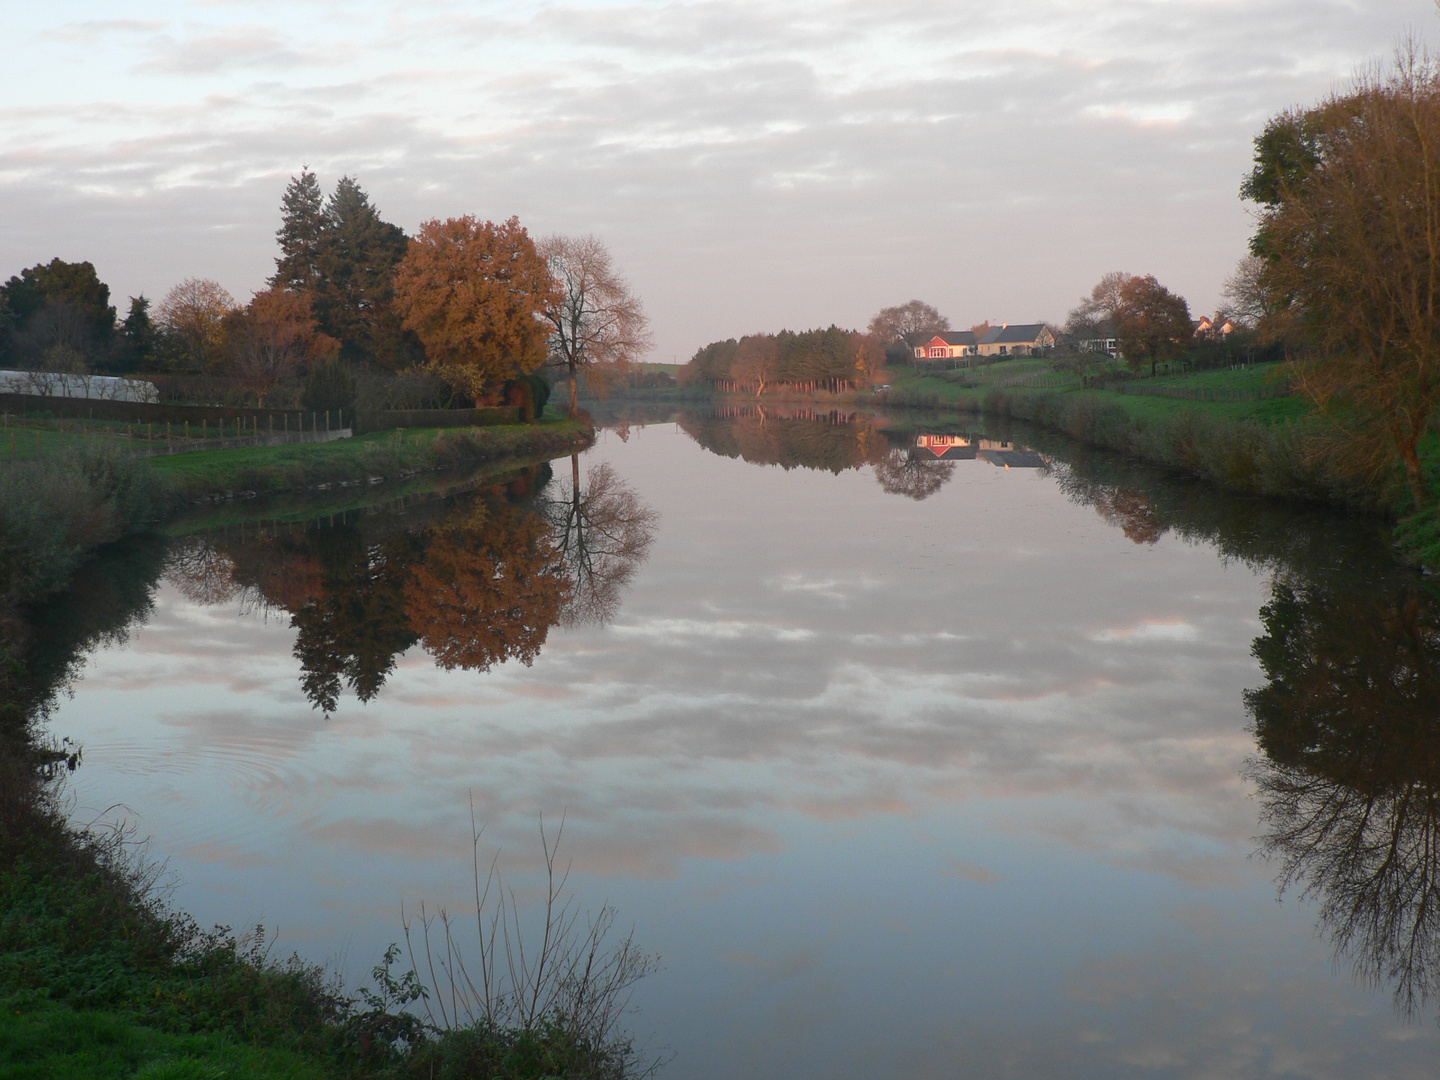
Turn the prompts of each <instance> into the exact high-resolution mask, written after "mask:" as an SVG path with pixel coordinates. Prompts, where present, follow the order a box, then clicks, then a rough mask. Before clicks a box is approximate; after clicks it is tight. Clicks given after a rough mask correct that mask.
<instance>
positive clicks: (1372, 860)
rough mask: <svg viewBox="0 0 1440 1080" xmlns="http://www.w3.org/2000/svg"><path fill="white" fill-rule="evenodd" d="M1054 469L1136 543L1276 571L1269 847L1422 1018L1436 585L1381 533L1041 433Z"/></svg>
mask: <svg viewBox="0 0 1440 1080" xmlns="http://www.w3.org/2000/svg"><path fill="white" fill-rule="evenodd" d="M1027 437H1028V438H1031V439H1032V440H1033V441H1034V442H1036V443H1037V444H1038V445H1039V446H1041V447H1043V448H1047V449H1048V450H1050V452H1051V460H1052V462H1053V464H1052V466H1051V469H1052V475H1053V476H1054V477H1055V479H1056V482H1057V483H1058V484H1059V485H1060V487H1061V489H1062V490H1063V491H1065V493H1066V494H1067V495H1068V496H1069V497H1070V498H1071V499H1073V500H1075V501H1076V502H1078V503H1081V504H1082V505H1086V506H1091V507H1094V508H1095V510H1096V511H1097V512H1098V513H1099V514H1100V515H1101V516H1102V517H1103V518H1104V519H1105V520H1106V521H1108V522H1110V523H1111V524H1113V525H1115V526H1116V527H1117V528H1120V529H1121V530H1123V531H1124V533H1125V535H1126V536H1128V537H1129V538H1130V539H1131V540H1133V541H1135V542H1136V543H1138V544H1153V543H1155V542H1156V541H1158V540H1159V538H1160V537H1161V536H1162V535H1163V534H1165V533H1166V532H1171V533H1173V534H1175V535H1176V536H1178V537H1179V538H1180V539H1182V540H1184V541H1187V542H1203V543H1206V544H1209V545H1213V546H1214V547H1215V549H1216V550H1217V551H1218V552H1219V553H1220V554H1221V556H1222V557H1223V558H1226V559H1237V560H1239V561H1242V562H1244V563H1246V564H1248V565H1249V566H1251V567H1252V568H1254V569H1255V570H1257V571H1263V572H1268V573H1269V574H1270V575H1271V594H1270V599H1269V602H1268V603H1267V604H1265V606H1264V607H1263V608H1261V610H1260V619H1261V624H1262V626H1263V628H1264V633H1263V634H1262V635H1261V636H1260V637H1258V638H1256V639H1255V641H1254V645H1253V649H1252V651H1253V653H1254V656H1255V658H1256V659H1257V660H1258V661H1259V662H1260V667H1261V670H1262V672H1263V673H1264V675H1265V679H1266V682H1265V685H1263V686H1262V687H1260V688H1259V689H1255V690H1250V691H1247V692H1246V694H1245V701H1244V704H1245V707H1246V710H1247V711H1248V713H1249V715H1250V718H1251V720H1252V722H1253V725H1254V728H1253V730H1254V734H1255V736H1256V742H1257V745H1258V750H1259V753H1258V754H1257V755H1256V756H1255V757H1254V758H1252V759H1251V760H1250V761H1249V762H1248V763H1247V766H1246V775H1247V776H1248V778H1249V779H1250V780H1251V781H1252V782H1253V783H1254V784H1255V785H1256V787H1257V790H1258V793H1259V797H1260V825H1261V829H1262V835H1261V836H1260V837H1259V842H1260V845H1261V852H1262V853H1263V854H1264V855H1265V856H1266V857H1267V858H1270V859H1273V860H1275V861H1276V863H1277V864H1278V867H1279V875H1278V878H1277V884H1278V885H1279V887H1280V889H1281V891H1282V892H1285V891H1289V890H1296V891H1298V892H1299V893H1300V894H1301V895H1302V896H1303V897H1306V898H1308V899H1311V900H1313V901H1314V902H1315V903H1316V904H1317V905H1318V908H1319V923H1320V931H1321V933H1323V934H1324V936H1325V937H1326V938H1327V939H1328V940H1329V942H1330V943H1331V945H1332V946H1333V947H1334V949H1335V953H1336V958H1337V959H1338V960H1344V961H1346V962H1348V963H1349V964H1351V965H1352V966H1353V967H1354V970H1355V972H1356V974H1357V975H1358V976H1359V977H1360V978H1361V979H1363V980H1365V981H1366V982H1368V983H1370V984H1371V985H1377V986H1378V985H1389V986H1391V987H1392V988H1393V992H1394V996H1395V1002H1396V1005H1397V1007H1398V1008H1399V1009H1400V1010H1401V1011H1402V1012H1403V1013H1405V1014H1406V1015H1407V1016H1413V1015H1414V1014H1415V1013H1416V1012H1417V1011H1418V1010H1419V1009H1421V1008H1422V1007H1423V1006H1424V1005H1425V1004H1426V1002H1427V1001H1433V1000H1435V998H1436V996H1437V994H1440V886H1437V875H1440V592H1437V590H1436V589H1435V588H1434V586H1431V585H1428V584H1427V583H1425V582H1424V581H1422V580H1421V579H1419V578H1418V577H1417V576H1416V575H1415V574H1414V573H1413V571H1409V570H1406V569H1405V568H1403V567H1399V566H1397V565H1396V564H1395V563H1394V561H1393V559H1391V558H1390V556H1389V553H1388V548H1387V545H1386V542H1385V534H1384V526H1383V523H1379V522H1367V521H1365V520H1363V519H1356V520H1350V521H1345V520H1342V519H1341V518H1339V517H1337V516H1336V515H1333V514H1327V513H1326V512H1324V511H1323V510H1320V509H1318V508H1314V507H1304V506H1299V505H1294V504H1286V503H1284V502H1280V501H1278V500H1272V501H1265V500H1254V499H1236V498H1233V497H1229V496H1226V495H1225V494H1224V493H1222V492H1219V491H1217V490H1216V489H1214V488H1212V487H1210V486H1209V485H1206V484H1203V483H1199V482H1194V481H1188V480H1185V479H1183V478H1177V477H1174V476H1166V475H1165V474H1163V473H1160V472H1159V471H1157V470H1153V469H1147V468H1145V467H1144V466H1140V465H1137V464H1135V463H1133V462H1126V461H1125V460H1124V459H1122V458H1119V457H1118V456H1116V455H1112V454H1106V453H1103V452H1098V451H1093V450H1086V449H1084V448H1077V447H1076V446H1075V445H1074V444H1070V443H1066V442H1065V441H1064V440H1062V439H1060V438H1058V437H1056V436H1049V435H1046V434H1045V433H1041V432H1036V433H1030V434H1029V435H1027Z"/></svg>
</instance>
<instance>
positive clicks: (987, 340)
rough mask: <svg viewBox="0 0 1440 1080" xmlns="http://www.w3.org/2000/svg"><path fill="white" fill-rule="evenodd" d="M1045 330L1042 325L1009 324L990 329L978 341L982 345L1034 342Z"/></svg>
mask: <svg viewBox="0 0 1440 1080" xmlns="http://www.w3.org/2000/svg"><path fill="white" fill-rule="evenodd" d="M1044 329H1045V324H1044V323H1038V322H1036V323H1011V324H1010V325H1009V326H995V327H991V329H990V332H989V333H987V334H986V335H985V336H984V337H983V338H981V339H980V343H981V344H982V345H1010V344H1022V343H1024V342H1027V341H1034V340H1035V339H1036V338H1038V337H1039V336H1040V332H1041V331H1042V330H1044Z"/></svg>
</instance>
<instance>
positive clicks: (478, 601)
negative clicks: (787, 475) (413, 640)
mask: <svg viewBox="0 0 1440 1080" xmlns="http://www.w3.org/2000/svg"><path fill="white" fill-rule="evenodd" d="M473 515H474V516H473V517H472V518H471V520H469V521H465V522H463V523H460V524H458V525H452V526H451V527H450V528H447V529H444V530H442V531H440V532H437V534H436V535H435V537H434V538H433V539H432V540H431V542H430V546H429V548H428V550H427V551H426V553H425V558H424V560H423V561H422V562H420V563H419V564H417V565H416V566H415V567H414V570H413V572H412V577H411V580H410V582H409V584H407V585H406V587H405V611H406V614H407V615H408V617H409V620H410V626H411V628H412V629H413V630H414V631H415V633H416V634H417V635H419V637H420V640H421V642H422V644H423V645H424V646H425V650H426V652H428V653H430V655H431V656H433V657H434V658H435V662H436V663H437V664H439V665H440V666H441V667H443V668H446V669H451V668H457V667H459V668H467V669H471V670H476V671H487V670H489V669H490V667H491V666H492V665H494V664H497V663H501V662H503V661H505V660H510V659H514V660H519V661H520V662H521V663H522V664H524V665H525V666H526V667H529V666H530V664H531V663H532V662H533V661H534V660H535V657H537V656H539V655H540V647H541V646H542V645H544V644H545V638H546V635H547V634H548V633H549V632H550V627H551V626H553V625H554V624H555V623H556V622H557V621H558V620H559V618H560V612H561V609H562V608H563V607H564V605H565V602H566V600H567V599H568V598H569V595H570V583H569V581H568V579H567V578H566V576H565V574H564V573H563V572H562V570H561V569H560V567H559V565H558V564H559V559H558V557H557V554H558V553H557V552H556V550H555V543H554V540H553V539H552V537H551V533H550V528H549V525H548V523H547V522H546V520H545V519H544V518H543V517H542V516H540V515H539V514H537V513H535V512H534V511H532V510H530V509H528V508H518V507H512V506H509V505H508V504H505V503H490V504H487V503H483V502H482V503H478V504H477V505H476V508H475V511H474V512H473Z"/></svg>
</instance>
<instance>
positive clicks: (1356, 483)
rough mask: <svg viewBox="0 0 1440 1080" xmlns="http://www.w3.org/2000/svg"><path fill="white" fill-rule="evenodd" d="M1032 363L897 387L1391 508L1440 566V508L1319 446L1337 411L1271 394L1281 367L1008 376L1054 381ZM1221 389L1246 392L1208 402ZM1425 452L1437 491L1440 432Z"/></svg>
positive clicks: (1249, 480) (1170, 459)
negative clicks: (1103, 379) (1131, 376)
mask: <svg viewBox="0 0 1440 1080" xmlns="http://www.w3.org/2000/svg"><path fill="white" fill-rule="evenodd" d="M1011 363H1012V364H1021V363H1026V361H1013V362H1011ZM1029 363H1031V365H1032V367H1031V369H1030V370H1029V371H1026V372H1016V373H1010V372H1008V371H1007V370H1006V366H1005V365H1002V364H996V365H991V367H990V368H989V369H987V370H986V372H985V378H984V379H983V380H977V382H978V385H971V386H967V385H963V384H961V383H960V382H958V381H957V380H955V379H954V378H953V377H951V378H945V377H940V376H937V375H922V374H916V373H913V372H910V373H907V372H897V373H896V374H895V375H894V377H893V378H892V380H891V382H892V385H893V386H894V387H895V389H894V390H893V391H892V392H891V394H890V395H888V396H889V397H890V399H891V403H892V404H902V405H923V406H929V407H941V408H953V409H956V410H958V411H961V412H969V413H975V414H979V415H986V416H999V417H1013V418H1016V419H1021V420H1026V421H1029V422H1031V423H1035V424H1040V425H1042V426H1044V427H1047V428H1051V429H1053V430H1056V431H1060V432H1063V433H1065V434H1066V435H1069V436H1071V437H1072V438H1075V439H1079V440H1080V441H1082V442H1086V443H1089V444H1091V445H1094V446H1100V447H1105V448H1107V449H1111V450H1118V451H1120V452H1121V453H1125V454H1129V455H1132V456H1134V457H1137V458H1139V459H1140V460H1142V461H1146V462H1148V463H1150V464H1154V465H1161V466H1165V467H1167V468H1174V469H1180V470H1183V471H1185V472H1187V473H1190V474H1192V475H1195V476H1200V477H1202V478H1204V479H1206V480H1208V481H1210V482H1212V483H1215V484H1218V485H1220V486H1221V487H1224V488H1227V489H1229V490H1232V491H1238V492H1241V493H1244V494H1250V495H1264V496H1270V497H1283V498H1303V499H1309V500H1314V501H1319V502H1327V503H1331V504H1336V505H1340V506H1345V507H1349V508H1352V509H1358V510H1363V511H1367V512H1372V513H1381V514H1385V515H1386V516H1388V517H1390V518H1391V519H1392V520H1394V521H1395V522H1396V525H1395V529H1394V533H1393V538H1394V542H1395V546H1396V548H1397V550H1398V551H1399V552H1400V554H1401V555H1402V557H1404V558H1406V559H1408V560H1409V561H1411V562H1414V563H1416V564H1418V565H1422V566H1426V567H1429V568H1432V569H1440V513H1437V508H1436V507H1435V506H1434V505H1432V506H1430V507H1426V508H1422V509H1420V510H1418V511H1417V509H1416V507H1415V505H1414V502H1413V501H1412V499H1411V497H1410V492H1409V490H1408V488H1407V487H1406V486H1405V484H1404V483H1402V481H1401V478H1400V476H1399V473H1398V470H1397V471H1396V472H1395V474H1394V475H1392V476H1391V477H1389V478H1387V479H1386V480H1385V481H1384V482H1382V483H1380V484H1373V483H1365V482H1363V481H1361V480H1359V479H1357V478H1355V477H1354V476H1351V475H1347V474H1345V473H1342V472H1341V471H1339V470H1337V469H1336V468H1334V467H1332V465H1331V463H1330V460H1329V459H1328V458H1327V456H1326V455H1325V454H1324V453H1323V452H1317V449H1316V448H1317V445H1318V443H1319V442H1320V441H1321V439H1322V437H1323V436H1324V435H1325V421H1324V420H1323V419H1321V418H1320V417H1318V416H1317V415H1316V414H1315V412H1314V410H1313V408H1312V407H1311V405H1310V403H1309V402H1308V401H1306V400H1305V399H1303V398H1301V397H1299V396H1298V395H1287V396H1279V397H1275V396H1267V395H1269V394H1271V393H1274V388H1275V386H1276V383H1277V382H1278V381H1279V380H1280V379H1281V378H1283V372H1282V371H1281V370H1280V367H1279V365H1273V364H1271V365H1255V366H1252V367H1249V368H1238V369H1234V370H1231V369H1222V370H1212V371H1205V372H1197V373H1185V374H1168V375H1162V376H1160V377H1159V378H1156V379H1142V380H1137V381H1136V382H1134V383H1132V384H1127V385H1126V386H1125V387H1124V389H1119V388H1116V389H1083V388H1081V387H1080V386H1078V385H1074V386H1068V387H1054V388H1049V387H1043V386H1042V387H1030V386H1023V385H1016V386H997V385H996V384H997V383H1003V382H1005V381H1008V380H1009V379H1014V378H1018V377H1021V376H1032V377H1034V376H1039V379H1037V381H1041V380H1043V379H1044V373H1043V369H1037V368H1034V367H1033V363H1034V362H1033V361H1030V362H1029ZM1075 381H1076V383H1077V384H1078V379H1077V380H1075ZM1171 394H1173V395H1175V396H1162V395H1171ZM1209 396H1218V397H1224V396H1229V397H1231V398H1234V399H1238V400H1205V398H1207V397H1209ZM1421 456H1422V460H1423V461H1424V463H1425V465H1426V471H1427V477H1428V480H1429V484H1430V487H1431V490H1432V491H1437V492H1440V434H1436V433H1432V434H1431V435H1430V436H1429V437H1428V438H1427V440H1426V441H1425V443H1424V444H1423V445H1422V447H1421Z"/></svg>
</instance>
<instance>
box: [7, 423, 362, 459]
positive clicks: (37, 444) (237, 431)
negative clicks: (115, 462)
mask: <svg viewBox="0 0 1440 1080" xmlns="http://www.w3.org/2000/svg"><path fill="white" fill-rule="evenodd" d="M304 416H305V418H306V419H309V420H310V424H311V426H310V427H309V428H308V429H300V430H297V429H296V428H298V427H299V424H298V423H297V425H296V428H291V427H290V425H288V424H284V423H282V424H281V425H279V426H278V429H277V427H276V426H275V425H273V424H272V423H262V422H261V421H260V418H258V417H237V418H235V419H232V420H223V419H222V420H219V421H217V422H213V423H212V422H211V421H210V420H209V419H208V418H206V419H203V420H201V421H200V422H199V423H194V424H192V423H189V422H185V423H175V422H173V421H167V422H164V423H154V422H146V423H136V422H127V421H120V420H79V419H71V418H67V417H49V418H41V417H36V416H34V415H33V414H31V415H26V414H19V415H17V414H14V413H9V412H5V413H0V459H3V460H9V461H25V460H34V459H35V458H40V457H46V456H50V455H54V454H66V453H73V452H74V451H76V450H80V449H91V450H93V449H104V450H107V451H109V452H112V453H118V454H122V455H124V456H126V457H135V458H151V457H160V456H162V455H169V454H191V453H197V452H200V451H203V450H231V449H236V448H239V447H248V446H288V445H291V444H294V443H324V442H330V441H332V440H335V439H344V438H349V437H350V436H351V434H352V431H351V429H350V428H349V427H339V426H331V425H330V424H329V423H326V422H325V421H327V420H329V417H328V416H326V414H323V413H314V414H304ZM339 418H340V416H339V413H338V412H337V413H335V414H334V420H335V421H338V420H339ZM287 428H288V429H289V430H287Z"/></svg>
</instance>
